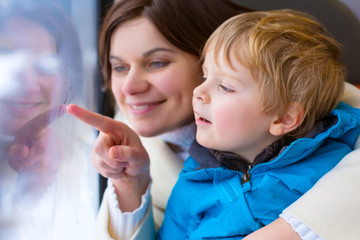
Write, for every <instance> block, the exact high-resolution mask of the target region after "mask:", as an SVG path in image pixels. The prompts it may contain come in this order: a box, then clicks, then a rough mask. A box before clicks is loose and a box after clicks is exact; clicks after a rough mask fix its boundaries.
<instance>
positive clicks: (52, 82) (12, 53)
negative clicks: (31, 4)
mask: <svg viewBox="0 0 360 240" xmlns="http://www.w3.org/2000/svg"><path fill="white" fill-rule="evenodd" d="M0 31H1V32H0V65H1V66H0V69H2V71H1V72H0V74H1V78H2V79H1V80H0V88H1V90H0V109H1V112H2V113H5V114H3V115H2V116H1V117H0V126H1V131H4V133H5V134H10V135H13V134H15V132H16V131H17V130H18V129H19V128H21V127H22V126H23V125H24V123H26V122H27V121H29V120H30V119H32V118H34V117H36V116H37V115H39V114H40V113H42V112H44V111H46V110H48V109H49V108H50V107H52V106H54V105H56V104H59V103H60V101H61V100H60V99H61V98H62V97H63V96H62V95H63V93H62V89H63V83H62V81H61V80H60V76H59V66H58V59H57V51H56V44H55V40H54V38H53V37H52V35H51V34H50V33H49V32H48V31H47V30H46V29H45V28H43V27H42V26H41V25H40V24H38V23H36V22H32V21H29V20H25V19H12V20H10V21H8V22H7V23H6V24H4V27H3V28H2V29H1V30H0Z"/></svg>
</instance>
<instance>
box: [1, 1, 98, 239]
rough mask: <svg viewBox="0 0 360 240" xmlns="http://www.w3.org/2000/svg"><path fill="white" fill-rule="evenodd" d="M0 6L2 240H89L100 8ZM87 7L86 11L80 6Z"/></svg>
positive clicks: (94, 194) (94, 200) (94, 201)
mask: <svg viewBox="0 0 360 240" xmlns="http://www.w3.org/2000/svg"><path fill="white" fill-rule="evenodd" d="M84 3H85V2H83V1H76V0H73V1H71V0H67V1H62V0H0V156H1V158H0V239H15V240H17V239H19V240H20V239H44V240H45V239H46V240H50V239H59V240H60V239H61V240H64V239H90V238H91V237H92V232H91V231H90V229H93V226H94V221H95V216H96V212H97V208H98V194H99V193H98V175H97V174H96V172H95V171H94V169H93V166H92V164H91V160H90V159H91V157H90V155H91V150H92V145H93V142H94V139H95V137H96V132H95V131H94V130H93V129H91V128H89V127H87V126H85V125H84V124H82V123H81V122H80V121H78V120H76V119H74V118H73V117H71V116H70V115H68V114H66V111H65V108H66V105H67V104H69V103H76V104H78V105H80V106H83V107H85V108H88V109H90V110H93V111H96V103H97V100H96V99H97V91H96V88H97V86H96V82H97V79H96V77H95V76H96V74H95V73H96V29H97V26H96V24H97V20H96V14H95V13H96V1H95V0H88V1H86V4H84ZM80 4H81V5H80Z"/></svg>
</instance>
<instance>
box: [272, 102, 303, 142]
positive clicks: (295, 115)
mask: <svg viewBox="0 0 360 240" xmlns="http://www.w3.org/2000/svg"><path fill="white" fill-rule="evenodd" d="M304 112H305V110H304V107H303V106H302V105H301V104H299V103H296V102H293V103H290V105H289V107H288V110H287V111H286V113H285V114H284V115H283V116H280V117H276V118H275V119H274V121H273V122H272V123H271V126H270V133H271V134H272V135H274V136H281V135H285V134H287V133H289V132H291V131H293V130H295V129H296V128H297V127H299V126H300V125H301V124H302V122H303V116H304Z"/></svg>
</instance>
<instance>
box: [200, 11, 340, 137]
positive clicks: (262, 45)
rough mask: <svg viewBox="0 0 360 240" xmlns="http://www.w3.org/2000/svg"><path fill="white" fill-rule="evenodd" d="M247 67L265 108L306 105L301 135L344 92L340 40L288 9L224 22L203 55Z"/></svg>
mask: <svg viewBox="0 0 360 240" xmlns="http://www.w3.org/2000/svg"><path fill="white" fill-rule="evenodd" d="M209 50H213V51H214V56H215V60H216V61H219V56H220V53H221V52H222V53H224V54H223V56H224V59H221V60H224V61H225V63H227V64H229V65H230V66H231V68H232V69H233V70H234V71H236V69H235V68H234V67H233V64H232V62H233V61H238V62H239V63H241V64H242V65H244V66H245V67H247V68H249V69H250V71H251V73H252V75H253V77H254V79H255V80H256V81H257V83H258V85H259V91H260V95H261V103H262V105H263V107H264V109H263V110H264V112H267V113H275V112H276V113H278V114H280V116H282V115H283V114H285V113H286V111H287V109H288V107H289V105H290V104H291V103H299V104H301V105H302V106H303V107H304V109H305V113H304V117H303V123H302V124H301V126H299V127H298V128H297V129H296V130H295V131H293V132H292V133H291V134H290V135H291V136H293V137H303V136H304V135H305V134H306V133H308V132H309V131H310V129H311V128H313V126H314V124H315V122H317V121H319V120H320V119H322V118H324V117H325V116H327V115H328V114H329V113H330V111H332V110H333V109H334V108H335V107H336V105H337V104H338V103H339V99H340V97H341V95H342V93H343V88H344V79H345V69H344V65H343V64H342V63H341V61H340V59H341V49H340V45H339V43H338V42H337V41H336V40H335V39H334V38H332V37H331V36H330V35H329V33H328V32H327V31H326V30H325V29H324V28H323V27H322V26H321V24H320V23H319V22H317V21H316V20H315V19H314V18H312V17H311V16H309V15H307V14H305V13H302V12H298V11H294V10H290V9H283V10H274V11H263V12H250V13H243V14H240V15H237V16H235V17H232V18H230V19H229V20H227V21H226V22H224V23H223V24H222V25H221V26H220V27H219V28H218V29H217V30H216V31H215V32H214V33H213V34H212V35H211V37H210V38H209V40H208V41H207V43H206V45H205V46H204V49H203V57H204V56H205V54H206V53H207V52H208V51H209Z"/></svg>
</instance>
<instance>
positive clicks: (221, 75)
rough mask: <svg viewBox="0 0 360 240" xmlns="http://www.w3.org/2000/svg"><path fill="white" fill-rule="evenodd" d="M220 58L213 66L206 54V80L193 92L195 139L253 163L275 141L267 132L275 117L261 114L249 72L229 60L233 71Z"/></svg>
mask: <svg viewBox="0 0 360 240" xmlns="http://www.w3.org/2000/svg"><path fill="white" fill-rule="evenodd" d="M210 50H211V49H210ZM222 59H223V54H222V53H221V54H220V55H219V59H218V60H219V61H218V64H216V63H215V58H214V55H213V53H212V51H210V52H208V53H207V54H206V57H205V62H204V64H203V71H204V79H205V81H204V82H203V83H202V84H201V85H200V86H198V87H197V88H195V90H194V96H193V107H194V114H195V120H196V125H197V133H196V139H197V141H198V142H199V143H200V144H201V145H203V146H205V147H207V148H212V149H216V150H222V151H230V152H234V153H236V154H238V155H240V156H242V157H243V158H245V159H246V160H248V161H249V162H252V161H253V159H254V157H255V156H256V155H257V154H258V153H259V152H260V151H261V150H262V149H264V148H265V147H267V146H268V145H269V144H271V143H272V142H273V141H275V140H276V137H274V136H273V135H271V134H270V132H269V128H270V126H271V124H272V122H273V121H274V119H275V116H273V115H270V114H265V113H264V112H263V111H262V109H263V108H262V105H261V103H260V96H259V91H258V85H257V83H256V82H255V80H254V78H253V77H252V75H251V73H250V70H249V69H248V68H246V67H244V66H243V65H241V64H240V63H238V62H237V61H236V60H234V59H231V60H232V63H233V66H234V69H235V70H236V71H234V70H233V69H232V68H231V67H230V66H228V64H227V63H226V62H224V61H223V60H222Z"/></svg>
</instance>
